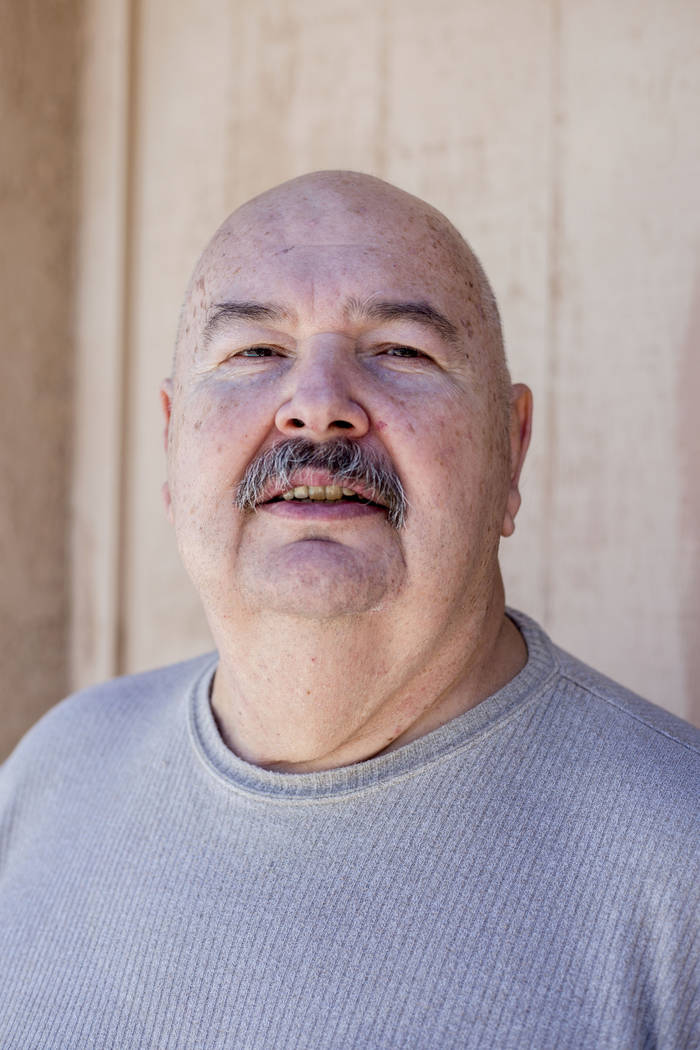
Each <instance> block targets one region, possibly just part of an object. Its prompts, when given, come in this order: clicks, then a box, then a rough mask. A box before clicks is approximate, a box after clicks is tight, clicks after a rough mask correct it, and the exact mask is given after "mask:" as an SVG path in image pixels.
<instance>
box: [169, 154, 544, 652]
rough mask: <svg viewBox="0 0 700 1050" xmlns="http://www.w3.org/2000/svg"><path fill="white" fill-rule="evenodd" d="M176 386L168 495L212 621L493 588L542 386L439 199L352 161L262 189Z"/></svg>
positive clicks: (430, 599) (190, 325) (482, 601)
mask: <svg viewBox="0 0 700 1050" xmlns="http://www.w3.org/2000/svg"><path fill="white" fill-rule="evenodd" d="M163 402H164V407H165V410H166V419H167V431H166V433H167V443H168V464H169V466H168V485H167V486H166V503H167V505H168V509H169V513H170V515H171V518H172V520H173V522H174V524H175V528H176V533H177V536H178V542H179V546H180V550H181V553H182V556H183V560H184V562H185V565H186V567H187V569H188V571H189V572H190V575H191V576H192V578H193V580H194V582H195V585H196V586H197V588H198V590H199V592H200V594H201V596H202V599H203V602H204V604H205V607H206V609H207V612H208V614H209V617H210V622H211V623H212V628H213V630H214V633H215V635H216V634H217V630H218V631H219V632H221V631H224V630H225V629H226V627H225V624H226V623H229V625H230V624H231V622H232V619H233V620H235V619H236V617H237V616H239V615H241V614H243V613H245V614H246V615H248V616H250V615H255V614H256V613H262V612H272V613H274V614H278V615H283V616H284V615H288V616H299V617H304V618H309V617H311V618H318V619H325V620H327V619H329V618H331V619H332V618H339V617H340V618H342V617H348V616H362V615H366V616H372V615H378V614H379V615H383V614H386V613H387V611H392V610H393V612H394V613H395V614H396V615H397V616H398V617H399V618H400V619H401V618H403V619H404V620H407V618H408V619H410V618H411V616H412V615H415V614H416V613H418V614H424V615H426V616H428V618H429V617H430V616H431V615H432V614H433V613H435V614H436V615H437V614H438V613H439V610H440V608H442V613H439V615H444V616H445V617H447V618H455V617H459V614H460V610H463V611H464V610H466V609H469V608H472V609H474V608H480V607H482V606H483V607H485V606H486V605H488V604H489V602H492V601H493V596H494V594H495V593H496V591H497V589H498V587H499V585H500V577H499V575H498V567H497V549H498V541H499V536H500V535H509V534H510V532H511V531H512V528H513V518H514V517H515V513H516V512H517V509H518V506H519V495H518V487H517V486H518V476H519V471H520V466H521V464H522V459H523V457H524V454H525V450H526V447H527V441H528V436H529V420H530V395H529V392H528V391H527V390H526V388H523V387H515V388H511V385H510V380H509V377H508V372H507V368H506V364H505V358H504V353H503V343H502V336H501V329H500V323H499V319H498V312H497V309H496V305H495V301H494V298H493V294H492V292H491V289H490V287H489V285H488V282H487V280H486V277H485V275H484V273H483V271H482V269H481V267H480V265H479V263H478V261H477V260H476V258H475V256H474V255H473V253H472V252H471V250H470V249H469V247H468V246H467V244H466V243H465V241H464V240H463V239H462V237H461V236H460V235H459V233H458V232H457V231H456V230H455V229H454V227H453V226H452V225H451V224H450V223H449V222H448V221H447V219H445V217H444V216H442V215H441V214H440V213H439V212H437V211H435V210H434V209H433V208H431V207H430V206H429V205H427V204H425V203H424V202H422V201H420V200H418V199H417V198H415V197H412V196H410V195H409V194H406V193H404V192H402V191H400V190H398V189H396V188H395V187H393V186H390V185H388V184H387V183H384V182H382V181H380V180H378V179H374V178H371V177H369V176H366V175H359V174H356V173H352V172H319V173H316V174H313V175H308V176H304V177H302V178H299V179H295V180H292V181H291V182H288V183H285V184H283V185H282V186H280V187H277V188H276V189H273V190H270V191H269V192H267V193H265V194H263V195H262V196H260V197H257V198H255V199H254V200H252V201H250V202H248V203H247V204H245V205H243V206H242V207H241V208H239V209H238V210H237V211H236V212H234V213H233V215H231V216H230V217H229V218H228V219H227V220H226V221H225V222H224V224H223V225H222V226H221V227H220V229H219V230H218V231H217V233H216V234H215V235H214V237H213V239H212V241H211V242H210V243H209V245H208V246H207V247H206V249H205V251H204V253H203V254H202V256H201V258H200V260H199V262H198V264H197V267H196V269H195V272H194V274H193V277H192V279H191V282H190V285H189V288H188V293H187V298H186V301H185V305H184V307H183V311H182V316H181V320H180V326H179V331H178V340H177V350H176V358H175V364H174V373H173V377H172V380H170V381H167V382H166V384H165V385H164V388H163ZM309 487H311V490H312V491H311V493H310V498H309V497H306V496H305V492H304V490H305V488H307V489H308V488H309ZM428 607H430V610H431V612H429V611H428ZM407 622H408V620H407Z"/></svg>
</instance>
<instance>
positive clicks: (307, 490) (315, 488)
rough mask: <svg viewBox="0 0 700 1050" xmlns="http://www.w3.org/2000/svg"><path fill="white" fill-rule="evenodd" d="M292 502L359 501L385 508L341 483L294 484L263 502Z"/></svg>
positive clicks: (366, 504) (365, 504)
mask: <svg viewBox="0 0 700 1050" xmlns="http://www.w3.org/2000/svg"><path fill="white" fill-rule="evenodd" d="M292 501H293V502H294V503H317V504H318V503H360V504H363V505H364V506H369V507H381V508H382V509H383V510H386V507H385V506H384V505H383V504H381V503H376V502H374V501H373V500H371V499H368V498H367V496H365V495H363V494H361V493H358V492H355V490H354V489H351V488H345V487H344V486H341V485H295V486H294V487H293V488H290V489H288V490H287V491H286V492H280V493H279V495H277V496H273V498H272V499H269V500H266V501H265V502H266V503H267V504H268V505H269V504H271V503H282V502H287V503H290V502H292Z"/></svg>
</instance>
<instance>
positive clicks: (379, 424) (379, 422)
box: [375, 419, 386, 430]
mask: <svg viewBox="0 0 700 1050" xmlns="http://www.w3.org/2000/svg"><path fill="white" fill-rule="evenodd" d="M375 426H376V427H377V430H386V423H385V422H384V420H383V419H378V420H377V422H376V424H375Z"/></svg>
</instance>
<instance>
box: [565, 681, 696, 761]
mask: <svg viewBox="0 0 700 1050" xmlns="http://www.w3.org/2000/svg"><path fill="white" fill-rule="evenodd" d="M559 673H560V675H561V676H562V678H565V679H566V680H567V681H568V682H571V684H572V685H575V686H577V687H578V688H579V689H583V690H584V691H585V692H587V693H589V694H590V695H591V696H594V697H595V698H596V700H602V701H603V703H605V704H607V705H608V706H609V707H614V708H615V710H616V711H619V712H620V713H621V714H623V715H626V716H627V717H628V718H631V719H633V720H634V721H635V722H639V724H640V725H643V726H644V727H645V728H646V729H650V730H651V731H652V732H653V733H657V734H658V735H659V736H663V737H665V738H666V739H667V740H670V741H672V743H674V744H677V745H678V746H679V747H683V748H685V749H686V751H690V752H691V753H692V754H693V755H697V756H700V750H698V748H696V747H694V746H693V745H692V744H690V743H688V742H686V741H685V740H679V739H678V737H676V736H674V735H673V734H672V733H669V732H668V730H666V729H662V728H661V727H660V726H656V725H654V724H653V722H649V721H648V720H647V719H645V718H642V716H641V715H638V714H637V713H636V712H634V711H630V710H629V708H627V707H624V706H623V705H622V704H621V703H619V702H618V701H617V700H615V698H614V697H611V696H609V695H607V694H606V693H604V692H602V691H599V690H598V689H596V688H595V686H592V685H589V684H588V683H587V682H582V681H581V680H580V679H579V678H576V677H575V676H574V675H572V674H570V673H569V672H568V671H565V670H564V668H563V667H562V666H561V664H559Z"/></svg>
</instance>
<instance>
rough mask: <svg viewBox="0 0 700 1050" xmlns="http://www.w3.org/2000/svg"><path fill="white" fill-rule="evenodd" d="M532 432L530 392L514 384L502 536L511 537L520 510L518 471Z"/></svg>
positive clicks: (522, 384)
mask: <svg viewBox="0 0 700 1050" xmlns="http://www.w3.org/2000/svg"><path fill="white" fill-rule="evenodd" d="M531 431H532V391H531V390H530V388H529V387H527V386H525V384H524V383H514V384H513V386H512V387H511V391H510V430H509V437H510V488H509V490H508V500H507V502H506V512H505V514H504V516H503V524H502V526H501V535H502V536H512V535H513V532H514V531H515V515H516V514H517V513H518V511H519V510H520V489H519V487H518V484H519V481H520V471H521V470H522V469H523V463H524V462H525V453H526V452H527V449H528V445H529V444H530V433H531Z"/></svg>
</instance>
